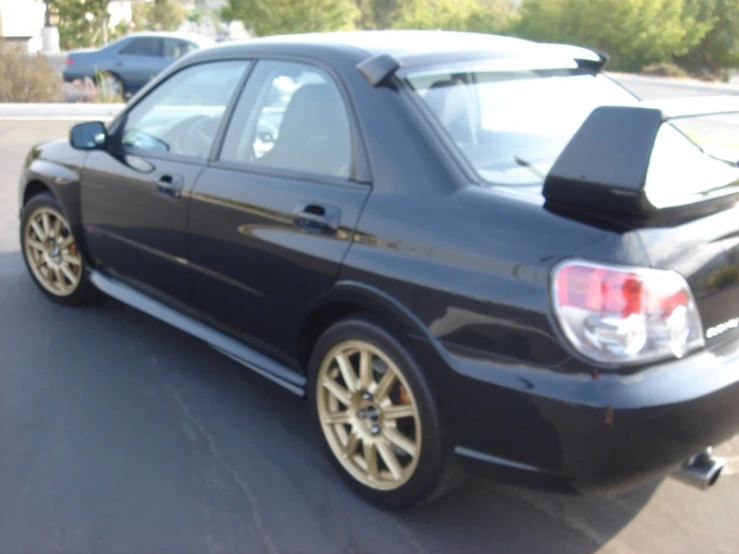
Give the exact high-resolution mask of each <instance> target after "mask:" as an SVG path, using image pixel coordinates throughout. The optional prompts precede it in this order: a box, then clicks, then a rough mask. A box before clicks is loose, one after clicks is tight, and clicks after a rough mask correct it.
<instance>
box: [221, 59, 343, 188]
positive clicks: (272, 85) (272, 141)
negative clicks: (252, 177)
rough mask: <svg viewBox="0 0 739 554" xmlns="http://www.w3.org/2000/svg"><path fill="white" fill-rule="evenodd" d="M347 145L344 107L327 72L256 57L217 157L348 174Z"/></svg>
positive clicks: (337, 174) (261, 164)
mask: <svg viewBox="0 0 739 554" xmlns="http://www.w3.org/2000/svg"><path fill="white" fill-rule="evenodd" d="M351 146H352V141H351V129H350V125H349V118H348V116H347V110H346V107H345V105H344V101H343V98H342V97H341V93H340V92H339V89H338V87H337V85H336V83H335V82H334V81H333V79H331V77H330V76H329V75H328V74H326V73H325V72H324V71H322V70H320V69H318V68H316V67H313V66H310V65H305V64H299V63H291V62H277V61H274V62H273V61H261V62H259V63H258V64H257V66H256V68H255V70H254V72H253V73H252V75H251V76H250V77H249V81H248V83H247V86H246V87H245V89H244V93H243V95H242V97H241V98H240V99H239V104H238V106H237V108H236V110H235V112H234V116H233V118H232V120H231V123H230V125H229V128H228V131H227V133H226V138H225V140H224V143H223V148H222V151H221V160H224V161H229V162H237V163H247V164H253V165H256V166H262V167H271V168H276V169H288V170H293V171H305V172H309V173H315V174H319V175H331V176H334V177H343V178H348V177H349V175H350V169H351V152H352V148H351Z"/></svg>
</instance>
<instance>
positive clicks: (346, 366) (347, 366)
mask: <svg viewBox="0 0 739 554" xmlns="http://www.w3.org/2000/svg"><path fill="white" fill-rule="evenodd" d="M334 359H335V360H336V363H337V365H338V366H339V371H341V376H342V377H343V378H344V384H345V385H346V387H347V388H348V389H349V390H350V391H352V390H358V388H359V387H358V386H357V385H358V383H357V374H356V373H355V372H354V368H353V367H352V364H351V362H350V361H349V358H347V357H346V356H345V355H344V354H338V355H337V356H336V358H334Z"/></svg>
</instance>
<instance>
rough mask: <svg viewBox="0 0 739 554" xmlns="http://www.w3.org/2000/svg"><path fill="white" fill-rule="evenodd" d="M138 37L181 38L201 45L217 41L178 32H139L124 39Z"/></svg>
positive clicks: (194, 34) (195, 34)
mask: <svg viewBox="0 0 739 554" xmlns="http://www.w3.org/2000/svg"><path fill="white" fill-rule="evenodd" d="M138 37H155V38H179V39H182V40H189V41H191V42H195V43H197V44H200V45H213V44H216V41H215V40H213V39H211V38H209V37H206V36H204V35H199V34H197V33H186V32H177V31H137V32H134V33H129V34H128V35H126V36H125V37H123V38H138Z"/></svg>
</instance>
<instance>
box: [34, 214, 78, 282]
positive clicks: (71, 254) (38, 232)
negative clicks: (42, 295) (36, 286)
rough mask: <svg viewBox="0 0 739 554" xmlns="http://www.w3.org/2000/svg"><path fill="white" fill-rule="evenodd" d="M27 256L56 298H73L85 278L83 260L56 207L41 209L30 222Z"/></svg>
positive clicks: (67, 226)
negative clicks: (81, 280)
mask: <svg viewBox="0 0 739 554" xmlns="http://www.w3.org/2000/svg"><path fill="white" fill-rule="evenodd" d="M23 232H24V234H25V236H24V239H25V254H26V260H28V265H29V266H30V268H31V271H32V272H33V275H34V277H36V280H37V281H38V282H39V283H40V284H41V286H43V287H44V288H45V289H46V290H47V291H49V292H50V293H51V294H53V295H55V296H69V295H70V294H72V293H73V292H74V291H75V290H77V286H78V285H79V283H80V279H81V278H82V258H81V256H80V254H79V251H78V250H77V245H76V244H75V242H74V236H73V235H72V232H71V230H70V228H69V224H68V223H67V221H66V220H65V219H64V217H62V215H61V214H60V213H59V212H57V211H56V210H54V209H52V208H47V207H43V208H39V209H38V210H36V211H35V212H33V214H31V216H30V217H29V218H28V221H26V228H25V229H24V231H23Z"/></svg>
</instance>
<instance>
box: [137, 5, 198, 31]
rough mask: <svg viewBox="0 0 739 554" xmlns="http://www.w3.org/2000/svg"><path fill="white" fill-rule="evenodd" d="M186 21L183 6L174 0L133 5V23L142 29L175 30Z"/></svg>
mask: <svg viewBox="0 0 739 554" xmlns="http://www.w3.org/2000/svg"><path fill="white" fill-rule="evenodd" d="M183 21H185V12H184V10H183V9H182V6H180V4H179V3H178V2H176V1H174V0H154V1H153V2H140V3H136V4H134V5H133V24H134V26H135V27H136V29H138V30H140V31H144V30H145V31H174V30H176V29H177V28H178V27H179V26H180V25H181V24H182V22H183Z"/></svg>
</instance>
